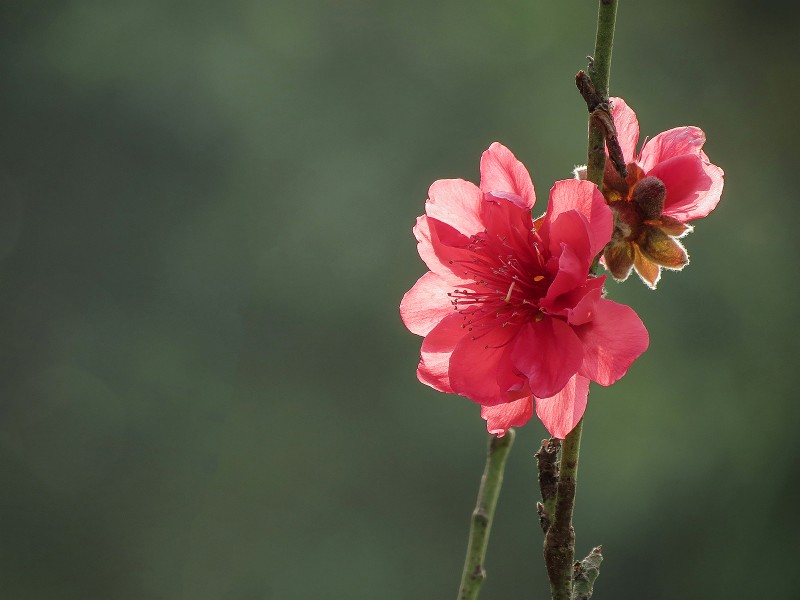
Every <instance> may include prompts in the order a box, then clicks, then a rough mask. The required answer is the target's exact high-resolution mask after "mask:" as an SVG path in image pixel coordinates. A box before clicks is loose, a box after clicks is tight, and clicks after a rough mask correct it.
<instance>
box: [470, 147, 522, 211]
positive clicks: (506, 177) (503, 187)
mask: <svg viewBox="0 0 800 600" xmlns="http://www.w3.org/2000/svg"><path fill="white" fill-rule="evenodd" d="M481 190H483V191H484V192H512V193H513V194H516V195H517V196H519V198H521V199H522V201H523V202H524V206H525V207H527V208H528V209H530V208H531V207H532V206H533V203H534V202H535V201H536V195H535V193H534V191H533V182H531V176H530V174H529V173H528V169H526V168H525V165H523V164H522V163H521V162H520V161H518V160H517V158H516V157H515V156H514V154H513V153H512V152H511V150H509V149H508V148H506V147H505V146H503V144H501V143H499V142H494V143H493V144H492V145H491V146H489V149H488V150H486V151H485V152H484V153H483V155H482V156H481Z"/></svg>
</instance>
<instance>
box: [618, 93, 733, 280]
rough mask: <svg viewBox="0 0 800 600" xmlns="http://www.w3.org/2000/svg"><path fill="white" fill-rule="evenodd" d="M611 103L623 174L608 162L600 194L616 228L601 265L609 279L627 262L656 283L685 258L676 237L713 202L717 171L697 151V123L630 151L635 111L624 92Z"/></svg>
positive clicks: (624, 270)
mask: <svg viewBox="0 0 800 600" xmlns="http://www.w3.org/2000/svg"><path fill="white" fill-rule="evenodd" d="M611 103H612V104H611V111H612V116H613V118H614V124H615V126H616V128H617V134H618V139H619V143H620V147H621V149H622V153H623V156H624V158H625V161H626V163H627V167H628V176H627V177H626V178H625V179H623V178H622V177H620V175H619V174H618V173H617V172H616V170H615V169H614V167H613V166H612V165H611V163H610V161H606V170H605V174H604V178H603V195H604V196H605V198H606V200H607V201H608V203H609V206H610V207H611V209H612V210H613V211H614V234H613V236H612V239H611V243H609V245H608V246H607V247H606V249H605V252H604V253H603V263H604V264H605V266H606V268H607V269H608V270H609V271H610V272H611V274H612V275H613V276H614V278H615V279H618V280H620V281H622V280H625V279H627V277H628V275H629V274H630V272H631V268H633V269H635V270H636V272H637V273H638V274H639V276H640V277H641V278H642V281H644V282H645V283H646V284H647V285H648V286H649V287H651V288H655V287H656V283H658V280H659V278H660V277H661V268H662V267H664V268H667V269H675V270H680V269H682V268H683V267H684V266H686V264H688V262H689V256H688V255H687V253H686V250H685V249H684V247H683V245H682V244H681V243H680V242H679V241H678V238H680V237H682V236H684V235H685V234H687V233H689V232H690V231H691V229H692V228H691V226H690V225H688V223H689V222H690V221H694V220H695V219H699V218H701V217H705V216H706V215H707V214H708V213H710V212H711V211H712V210H714V207H716V206H717V203H718V202H719V200H720V196H721V195H722V185H723V172H722V169H720V168H719V167H718V166H716V165H713V164H711V162H710V161H709V159H708V156H706V154H705V152H703V143H704V142H705V139H706V137H705V134H704V133H703V131H702V130H701V129H699V128H698V127H676V128H675V129H670V130H669V131H665V132H663V133H659V134H658V135H657V136H655V137H654V138H653V139H651V140H649V141H646V142H645V144H644V145H643V146H642V149H641V151H640V152H639V154H636V144H637V143H638V140H639V122H638V120H637V119H636V113H634V112H633V110H632V109H631V108H630V107H629V106H628V105H627V104H626V103H625V101H624V100H623V99H622V98H611Z"/></svg>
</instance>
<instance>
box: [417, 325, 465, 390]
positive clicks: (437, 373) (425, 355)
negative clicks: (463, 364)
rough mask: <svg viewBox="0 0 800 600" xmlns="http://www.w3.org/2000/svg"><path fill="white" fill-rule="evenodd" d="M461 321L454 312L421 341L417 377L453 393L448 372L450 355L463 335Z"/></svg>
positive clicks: (435, 387) (427, 383)
mask: <svg viewBox="0 0 800 600" xmlns="http://www.w3.org/2000/svg"><path fill="white" fill-rule="evenodd" d="M463 322H464V321H463V318H462V317H461V315H459V314H458V313H455V312H454V313H453V314H451V315H449V316H447V317H445V318H444V319H442V321H441V322H440V323H439V324H438V325H437V326H436V327H434V328H433V329H432V330H431V332H430V333H428V335H427V336H425V339H424V340H423V341H422V350H421V352H420V361H419V367H417V378H418V379H419V380H420V381H421V382H422V383H424V384H426V385H429V386H431V387H432V388H434V389H436V390H439V391H440V392H447V393H450V394H452V393H453V388H451V387H450V376H449V373H448V371H449V370H450V355H451V354H452V353H453V349H454V348H455V347H456V345H457V344H458V342H459V341H461V338H463V337H464V335H465V333H464V329H463V328H462V327H461V325H462V324H463Z"/></svg>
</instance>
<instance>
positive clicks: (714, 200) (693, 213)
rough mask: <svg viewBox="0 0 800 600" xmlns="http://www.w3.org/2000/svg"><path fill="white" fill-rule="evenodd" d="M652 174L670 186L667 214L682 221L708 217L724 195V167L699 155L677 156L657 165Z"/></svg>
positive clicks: (668, 187)
mask: <svg viewBox="0 0 800 600" xmlns="http://www.w3.org/2000/svg"><path fill="white" fill-rule="evenodd" d="M648 175H653V176H655V177H658V178H659V179H660V180H661V181H663V182H664V185H665V186H666V187H667V198H666V200H665V201H664V211H663V214H665V215H667V216H669V217H673V218H675V219H678V221H681V222H686V221H691V220H693V219H699V218H701V217H705V216H706V215H707V214H708V213H710V212H711V211H712V210H714V208H715V207H716V206H717V204H718V203H719V200H720V197H721V196H722V186H723V175H724V174H723V172H722V169H720V168H719V167H717V166H716V165H712V164H710V163H708V162H706V161H704V160H703V159H702V158H700V157H699V156H693V155H690V154H684V155H683V156H676V157H675V158H671V159H669V160H667V161H664V162H661V163H659V164H657V165H656V166H655V167H654V168H653V169H652V170H651V171H650V172H649V173H648Z"/></svg>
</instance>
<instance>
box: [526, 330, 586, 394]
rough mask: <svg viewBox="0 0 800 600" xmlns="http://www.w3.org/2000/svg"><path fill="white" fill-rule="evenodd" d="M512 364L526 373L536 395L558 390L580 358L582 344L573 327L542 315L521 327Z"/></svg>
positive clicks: (581, 359)
mask: <svg viewBox="0 0 800 600" xmlns="http://www.w3.org/2000/svg"><path fill="white" fill-rule="evenodd" d="M511 359H512V361H513V363H514V366H515V367H516V368H517V369H518V370H519V371H520V372H521V373H522V374H524V375H526V376H527V377H528V381H529V382H530V386H531V391H532V392H533V395H534V396H536V397H537V398H549V397H550V396H553V395H555V394H557V393H558V392H559V391H560V390H561V388H563V387H564V386H565V385H566V384H567V381H569V379H570V378H571V377H572V376H573V375H574V374H575V373H576V372H577V370H578V369H579V368H580V366H581V363H582V362H583V346H582V344H581V341H580V339H578V336H577V335H575V332H574V331H573V329H572V327H570V326H569V325H567V323H565V322H564V321H562V320H560V319H557V318H552V317H545V318H543V319H541V320H540V321H536V320H534V321H532V322H528V323H526V324H525V325H523V326H522V327H520V330H519V333H518V334H517V338H516V340H515V341H514V348H513V350H512V352H511Z"/></svg>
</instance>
